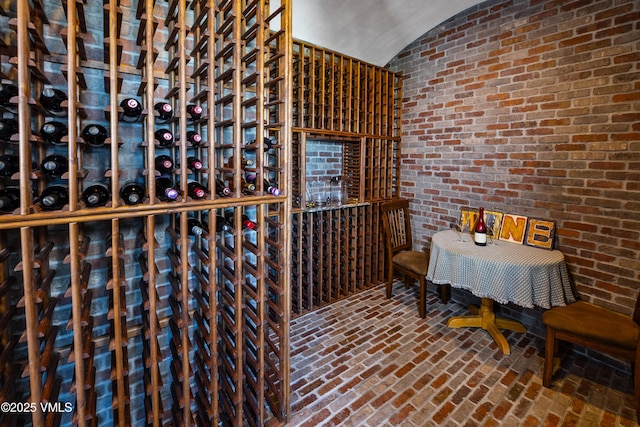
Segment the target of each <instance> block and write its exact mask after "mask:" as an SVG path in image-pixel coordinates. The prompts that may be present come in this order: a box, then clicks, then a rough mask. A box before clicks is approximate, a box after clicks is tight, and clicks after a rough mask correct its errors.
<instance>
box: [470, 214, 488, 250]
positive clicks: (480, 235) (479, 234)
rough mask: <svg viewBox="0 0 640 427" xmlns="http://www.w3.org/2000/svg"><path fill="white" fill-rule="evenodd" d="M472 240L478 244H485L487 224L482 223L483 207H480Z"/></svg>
mask: <svg viewBox="0 0 640 427" xmlns="http://www.w3.org/2000/svg"><path fill="white" fill-rule="evenodd" d="M473 242H474V243H475V244H476V245H478V246H486V245H487V226H486V225H485V223H484V208H480V212H479V213H478V221H476V227H475V229H474V233H473Z"/></svg>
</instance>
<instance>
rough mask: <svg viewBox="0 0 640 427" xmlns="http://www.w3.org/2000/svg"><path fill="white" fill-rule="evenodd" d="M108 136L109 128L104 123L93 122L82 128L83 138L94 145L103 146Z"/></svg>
mask: <svg viewBox="0 0 640 427" xmlns="http://www.w3.org/2000/svg"><path fill="white" fill-rule="evenodd" d="M108 137H109V134H108V133H107V129H106V128H105V127H104V126H102V125H98V124H92V125H87V126H85V127H84V129H82V139H84V142H86V143H87V144H88V145H90V146H92V147H102V146H103V145H104V142H105V141H106V139H107V138H108Z"/></svg>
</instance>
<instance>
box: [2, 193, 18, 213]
mask: <svg viewBox="0 0 640 427" xmlns="http://www.w3.org/2000/svg"><path fill="white" fill-rule="evenodd" d="M19 207H20V189H19V188H18V187H5V188H3V189H1V190H0V212H13V211H15V210H16V209H18V208H19Z"/></svg>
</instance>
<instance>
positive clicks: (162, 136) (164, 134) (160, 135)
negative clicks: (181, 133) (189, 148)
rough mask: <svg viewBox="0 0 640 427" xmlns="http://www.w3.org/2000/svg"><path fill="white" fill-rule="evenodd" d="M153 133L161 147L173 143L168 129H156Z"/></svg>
mask: <svg viewBox="0 0 640 427" xmlns="http://www.w3.org/2000/svg"><path fill="white" fill-rule="evenodd" d="M153 135H154V136H155V138H156V140H157V141H158V144H160V146H161V147H169V146H171V144H173V134H172V133H171V131H170V130H169V129H158V130H156V131H155V133H154V134H153Z"/></svg>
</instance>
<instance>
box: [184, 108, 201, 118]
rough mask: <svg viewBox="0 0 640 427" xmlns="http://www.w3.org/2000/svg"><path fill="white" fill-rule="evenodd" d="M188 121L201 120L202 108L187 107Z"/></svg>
mask: <svg viewBox="0 0 640 427" xmlns="http://www.w3.org/2000/svg"><path fill="white" fill-rule="evenodd" d="M187 114H189V117H188V119H189V120H191V121H196V120H200V118H201V117H202V107H201V106H199V105H187Z"/></svg>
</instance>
